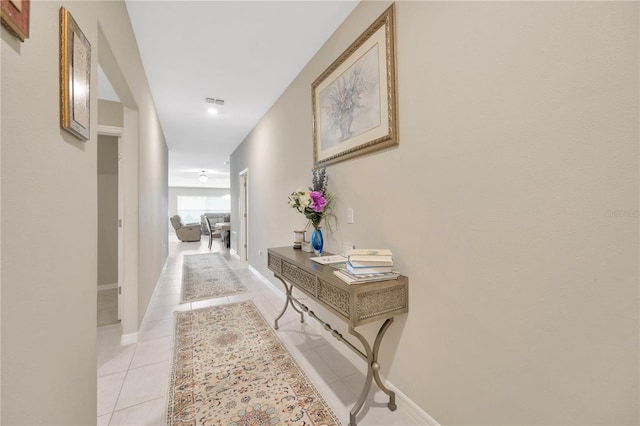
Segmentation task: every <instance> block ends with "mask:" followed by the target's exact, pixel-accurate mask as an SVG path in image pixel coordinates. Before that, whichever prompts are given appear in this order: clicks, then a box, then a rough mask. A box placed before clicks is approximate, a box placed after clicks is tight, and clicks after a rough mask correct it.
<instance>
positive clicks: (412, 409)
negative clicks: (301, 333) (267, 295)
mask: <svg viewBox="0 0 640 426" xmlns="http://www.w3.org/2000/svg"><path fill="white" fill-rule="evenodd" d="M249 270H250V271H251V272H252V273H254V274H255V275H256V277H257V278H259V279H260V280H261V281H263V282H264V283H265V284H266V285H267V286H268V287H269V288H270V289H271V290H273V291H275V292H276V294H278V295H280V296H281V298H282V300H284V299H285V297H286V296H285V294H284V291H283V290H282V289H280V288H278V287H277V286H275V285H274V284H273V283H272V282H271V281H269V280H268V279H267V278H265V276H264V275H262V274H261V273H260V272H259V271H258V270H257V269H255V268H254V267H253V266H251V265H249ZM307 318H308V316H307ZM305 322H306V323H307V324H308V325H309V328H310V329H311V330H310V331H312V332H314V333H317V334H321V333H324V332H325V331H324V328H323V327H322V325H321V324H320V323H319V322H318V321H313V320H310V321H305ZM328 336H329V338H328V339H326V340H327V341H328V342H329V343H330V344H331V346H333V347H334V348H335V349H336V350H337V351H338V352H340V354H341V355H342V356H344V357H345V358H347V359H348V360H349V361H350V362H351V364H353V365H354V366H355V367H356V368H357V369H358V370H359V371H360V372H361V373H362V374H364V375H366V374H367V367H366V364H365V363H363V362H362V358H360V357H359V356H358V355H356V354H355V353H354V352H353V351H350V350H349V349H348V348H347V347H346V346H345V345H344V344H343V343H341V342H339V341H338V340H337V339H334V338H331V335H328ZM382 381H383V383H384V385H385V386H386V387H387V388H389V389H391V390H392V391H394V392H395V393H396V404H397V405H398V406H399V407H401V408H402V409H403V411H404V412H405V413H406V414H407V415H408V416H409V417H411V418H412V419H413V420H414V421H415V422H416V423H417V424H419V425H425V426H440V424H439V423H438V422H437V421H435V419H434V418H433V417H431V416H430V415H429V414H428V413H426V412H425V411H424V410H423V409H422V408H420V407H419V406H418V405H417V404H416V403H415V402H413V401H412V400H411V399H410V398H409V397H408V396H407V395H405V394H404V393H403V392H402V391H401V390H399V389H398V388H397V387H395V386H394V385H393V383H391V382H389V381H388V380H385V379H382Z"/></svg>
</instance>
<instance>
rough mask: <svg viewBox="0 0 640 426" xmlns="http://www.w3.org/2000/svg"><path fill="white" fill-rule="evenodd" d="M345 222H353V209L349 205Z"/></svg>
mask: <svg viewBox="0 0 640 426" xmlns="http://www.w3.org/2000/svg"><path fill="white" fill-rule="evenodd" d="M347 223H353V209H352V208H351V207H349V208H348V209H347Z"/></svg>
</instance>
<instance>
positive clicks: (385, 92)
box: [311, 4, 398, 164]
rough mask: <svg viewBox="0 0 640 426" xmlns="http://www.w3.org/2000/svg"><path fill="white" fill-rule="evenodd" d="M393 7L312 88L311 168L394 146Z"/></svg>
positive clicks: (395, 114)
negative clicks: (312, 164) (312, 162)
mask: <svg viewBox="0 0 640 426" xmlns="http://www.w3.org/2000/svg"><path fill="white" fill-rule="evenodd" d="M395 80H396V76H395V46H394V5H393V4H392V5H391V6H390V7H389V8H388V9H387V10H386V11H385V12H384V13H383V14H382V15H381V16H380V17H379V18H378V19H377V20H376V21H375V22H374V23H373V24H371V26H369V28H367V30H366V31H365V32H364V33H362V35H360V37H358V39H357V40H356V41H355V42H353V44H351V46H349V48H348V49H347V50H346V51H345V52H344V53H343V54H342V55H340V57H339V58H338V59H336V60H335V61H334V62H333V63H332V64H331V65H330V66H329V67H328V68H327V69H326V70H325V71H324V72H323V73H322V74H321V75H320V77H318V78H317V79H316V80H315V81H314V82H313V84H312V86H311V98H312V103H313V148H314V162H315V163H321V164H322V163H323V164H331V163H335V162H338V161H342V160H346V159H348V158H351V157H354V156H357V155H361V154H365V153H368V152H371V151H375V150H379V149H383V148H386V147H390V146H392V145H397V144H398V123H397V112H396V109H397V108H396V81H395Z"/></svg>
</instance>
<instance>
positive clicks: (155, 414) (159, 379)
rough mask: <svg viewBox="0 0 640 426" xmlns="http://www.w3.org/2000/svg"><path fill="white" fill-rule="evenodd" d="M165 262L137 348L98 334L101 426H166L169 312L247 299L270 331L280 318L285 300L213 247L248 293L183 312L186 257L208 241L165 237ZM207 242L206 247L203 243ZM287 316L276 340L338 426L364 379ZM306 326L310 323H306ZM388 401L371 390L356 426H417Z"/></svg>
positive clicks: (114, 328) (320, 335)
mask: <svg viewBox="0 0 640 426" xmlns="http://www.w3.org/2000/svg"><path fill="white" fill-rule="evenodd" d="M169 238H170V239H169V257H168V259H167V266H166V268H165V270H164V271H163V273H162V275H161V276H160V279H159V280H158V284H157V286H156V289H155V291H154V294H153V296H152V299H151V302H150V305H149V308H148V312H147V314H146V316H145V319H144V321H143V323H142V326H141V330H140V333H139V336H138V343H136V344H132V345H128V346H121V345H120V334H121V328H120V325H119V324H114V325H108V326H104V327H98V348H97V349H98V351H97V352H98V413H97V424H98V425H154V426H155V425H164V424H165V423H166V419H165V416H166V395H167V391H168V384H169V375H170V373H171V361H170V360H171V351H172V345H173V332H174V331H173V324H174V312H175V311H183V310H189V309H197V308H201V307H206V306H212V305H219V304H225V303H231V302H235V301H240V300H246V299H252V300H253V302H254V303H255V305H256V306H257V307H258V309H259V310H260V311H261V312H262V314H263V316H264V317H265V319H266V320H267V321H269V322H270V323H271V322H272V320H273V318H274V317H275V316H276V315H277V314H278V313H279V312H280V310H281V309H282V306H283V303H284V296H283V294H282V293H280V292H276V291H275V290H274V289H273V288H272V287H270V286H269V285H267V284H265V282H264V281H263V280H262V278H261V277H259V276H257V275H256V274H254V273H253V272H252V271H251V270H249V269H248V266H247V263H246V262H241V261H239V260H237V259H234V258H233V257H230V256H229V252H228V250H227V249H225V248H221V245H220V244H219V242H218V241H214V245H213V247H212V251H218V252H221V253H223V254H224V255H225V258H226V259H227V261H228V262H229V264H230V265H231V267H232V268H234V270H235V271H236V272H237V274H238V275H239V276H240V278H241V279H242V281H243V282H244V284H245V285H246V286H247V288H248V289H249V290H250V291H249V293H245V294H241V295H235V296H229V297H221V298H216V299H210V300H205V301H199V302H193V303H184V304H180V287H181V280H182V260H183V257H184V255H185V254H194V253H206V252H209V249H208V247H207V246H208V240H206V239H203V240H202V241H201V242H200V243H199V244H198V243H183V242H180V241H178V240H177V239H176V238H175V237H174V236H170V237H169ZM205 240H206V241H205ZM299 319H300V317H299V316H298V315H297V314H295V313H294V312H293V311H292V310H291V309H289V310H288V312H287V313H286V314H285V316H284V317H283V318H282V319H281V320H280V330H279V331H278V337H279V338H280V340H281V341H282V342H283V343H284V344H285V346H286V348H287V349H288V350H289V352H290V353H291V354H292V355H293V357H294V358H295V359H296V361H297V362H298V364H299V365H300V367H301V368H302V369H303V370H304V371H305V374H307V376H308V377H309V378H310V379H311V381H312V382H313V383H314V384H315V385H316V388H317V389H318V390H319V391H320V393H321V394H322V396H323V397H324V398H325V400H326V401H327V403H328V404H329V405H330V406H331V408H332V409H333V411H334V412H335V413H336V415H337V416H338V418H339V419H340V421H341V422H342V423H343V425H348V423H349V411H350V410H351V408H352V407H353V405H354V404H355V402H356V401H357V399H358V396H359V395H360V390H361V389H362V384H363V383H364V375H363V374H362V373H360V371H359V370H358V369H357V368H356V367H354V365H353V364H351V362H350V361H349V360H348V359H347V358H346V357H344V356H343V355H342V354H341V353H340V352H339V351H337V350H336V349H335V348H334V347H333V346H332V345H331V344H329V343H328V341H327V340H326V339H331V336H330V335H329V333H325V332H322V331H319V328H318V327H314V326H310V325H307V324H300V321H299ZM306 321H307V322H313V320H312V319H307V320H306ZM387 401H388V398H387V396H386V395H385V394H383V393H382V391H380V390H378V389H377V388H376V387H375V384H374V385H373V386H372V390H371V393H370V395H369V398H368V400H367V402H366V403H365V405H364V407H363V409H362V410H361V411H360V413H359V415H358V425H361V426H368V425H385V426H391V425H399V426H400V425H401V426H405V425H416V424H417V423H416V422H415V421H414V420H412V419H411V418H410V417H409V416H408V415H407V413H405V412H404V411H403V410H402V408H401V407H398V409H397V410H396V411H394V412H391V411H389V409H388V408H387V406H386V403H387Z"/></svg>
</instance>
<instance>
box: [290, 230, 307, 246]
mask: <svg viewBox="0 0 640 426" xmlns="http://www.w3.org/2000/svg"><path fill="white" fill-rule="evenodd" d="M305 232H306V231H304V230H302V231H293V248H294V249H300V248H302V243H303V242H304V237H305V235H304V234H305Z"/></svg>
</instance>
